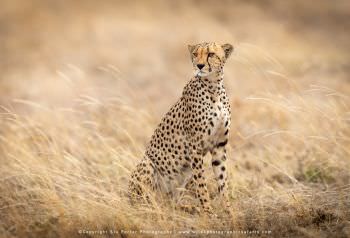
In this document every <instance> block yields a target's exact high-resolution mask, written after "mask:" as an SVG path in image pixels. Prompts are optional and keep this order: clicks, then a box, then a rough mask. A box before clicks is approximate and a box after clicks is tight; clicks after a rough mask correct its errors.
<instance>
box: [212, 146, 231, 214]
mask: <svg viewBox="0 0 350 238" xmlns="http://www.w3.org/2000/svg"><path fill="white" fill-rule="evenodd" d="M211 154H212V167H213V171H214V175H215V179H216V181H217V184H218V192H219V194H220V197H221V199H223V202H224V203H225V204H224V205H225V207H226V209H228V210H227V211H230V210H231V209H230V208H231V205H230V202H229V197H228V193H227V171H226V170H227V168H226V149H225V145H222V144H219V145H218V146H217V147H216V148H215V149H214V150H213V151H211Z"/></svg>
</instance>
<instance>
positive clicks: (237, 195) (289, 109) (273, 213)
mask: <svg viewBox="0 0 350 238" xmlns="http://www.w3.org/2000/svg"><path fill="white" fill-rule="evenodd" d="M77 2H78V3H77V5H75V4H72V5H71V6H70V7H66V5H65V4H67V3H66V2H65V4H63V5H60V4H58V3H57V4H58V5H60V7H62V9H63V10H62V9H61V11H63V12H64V14H63V13H62V12H61V13H59V14H58V15H54V14H52V12H51V11H52V10H51V7H52V6H50V4H39V3H38V2H37V3H36V5H35V6H36V7H39V8H38V9H44V10H45V11H41V13H40V14H39V15H36V14H31V13H30V11H29V10H28V8H29V9H30V8H31V6H26V5H25V6H22V7H23V9H26V10H23V12H24V13H25V14H24V13H23V12H20V10H18V9H22V8H21V7H20V6H21V5H20V4H19V5H18V4H17V5H16V4H13V1H8V2H7V4H5V7H4V8H3V10H1V11H3V12H7V13H16V14H18V15H21V16H22V17H18V18H14V19H12V20H13V21H14V22H20V23H23V24H24V23H25V21H28V23H27V26H30V28H29V30H28V32H30V31H33V32H37V29H36V27H37V25H38V24H39V22H42V25H40V26H41V27H42V28H43V29H44V30H43V33H42V35H39V36H38V35H36V34H29V33H28V32H27V31H26V28H25V27H23V31H24V32H22V33H20V31H14V33H13V32H11V31H10V33H9V34H8V35H7V36H6V38H5V41H4V42H5V48H6V50H7V52H8V55H7V56H8V57H9V61H6V62H0V67H3V68H4V69H5V68H6V70H5V71H4V74H3V75H2V78H1V80H0V90H1V95H0V102H1V105H2V106H1V108H0V163H1V164H0V174H1V175H2V176H1V183H0V234H1V235H0V236H1V237H82V236H83V237H85V236H87V237H110V236H112V235H110V236H109V235H108V234H104V233H103V231H104V230H110V229H111V230H118V231H120V230H125V231H127V230H129V231H130V230H134V231H137V232H138V234H136V235H135V234H120V233H119V234H115V235H113V236H112V237H125V236H127V237H129V236H130V237H136V236H146V235H147V236H149V237H153V236H155V235H154V234H151V233H150V234H145V233H143V234H140V231H141V230H146V231H158V232H166V231H173V232H175V234H174V236H176V237H183V236H184V235H183V234H180V233H179V232H181V231H187V232H188V231H190V234H189V235H187V236H206V235H203V234H198V232H201V231H203V230H204V231H210V230H215V231H227V230H232V231H236V232H240V231H254V230H258V231H260V232H261V231H271V233H270V234H259V236H263V237H264V236H266V237H286V236H291V237H329V236H334V237H347V236H349V235H350V223H349V220H350V195H349V194H350V173H349V171H350V126H349V120H350V117H349V115H350V114H349V107H350V97H349V95H350V94H349V92H350V90H349V88H350V87H349V82H348V76H349V70H348V63H347V62H349V61H348V59H349V56H348V55H347V53H346V51H345V50H344V49H345V48H340V49H339V48H337V45H336V44H334V42H331V41H330V38H331V37H330V36H329V35H328V34H326V33H324V32H323V31H322V29H318V28H312V30H310V29H311V28H310V26H308V25H307V24H310V23H308V22H303V19H304V18H303V17H305V18H306V17H307V14H308V13H309V14H313V15H312V16H314V17H317V16H321V17H323V16H328V15H327V14H328V13H327V11H325V10H324V9H327V8H326V7H325V6H324V4H325V5H326V6H328V5H327V4H326V3H324V2H322V4H320V6H319V7H320V9H319V10H317V9H316V8H314V7H315V6H311V5H309V4H307V3H303V2H299V4H300V5H298V6H299V7H300V9H298V10H300V11H297V13H296V12H295V11H294V12H293V11H292V12H293V13H294V14H297V15H298V16H301V18H300V19H299V18H298V19H297V20H296V21H291V22H287V23H286V25H288V26H289V27H291V26H292V29H296V30H299V32H297V33H295V32H292V31H290V30H289V28H288V27H286V28H284V27H281V25H280V23H279V20H278V19H279V15H278V14H277V13H280V12H279V10H278V9H280V8H281V9H282V10H283V9H284V8H283V4H277V3H276V4H275V5H273V6H274V7H273V9H274V11H276V12H277V13H276V14H275V12H274V11H272V10H271V16H265V15H264V10H262V9H265V8H261V7H259V6H260V5H259V3H254V4H245V3H243V2H237V3H236V4H232V5H231V4H229V5H228V7H226V8H225V7H222V6H217V5H215V7H207V6H203V7H201V8H197V5H196V4H195V3H193V2H192V3H191V4H190V3H184V2H181V4H179V5H176V4H175V5H172V4H171V3H166V4H165V3H164V4H161V3H160V2H157V1H152V3H150V4H146V3H140V4H136V5H133V4H131V6H129V5H127V4H126V3H125V5H123V4H119V5H117V6H120V8H115V9H114V8H111V6H116V5H113V3H110V2H106V3H105V4H101V5H98V6H97V5H96V4H94V3H92V2H89V4H87V5H81V2H79V1H77ZM205 3H207V4H209V1H205ZM267 3H271V1H267ZM227 4H228V3H227ZM82 6H84V7H82ZM287 6H288V8H287V9H292V8H293V6H294V5H293V4H292V3H289V5H288V4H287ZM40 7H41V8H40ZM4 9H5V10H4ZM91 9H93V10H94V11H91ZM149 9H156V10H157V11H159V12H161V14H160V15H159V16H157V17H158V18H155V16H153V15H152V14H151V13H150V12H149V11H148V10H149ZM174 9H175V10H174ZM305 9H306V10H307V11H306V10H305ZM339 9H341V10H343V8H342V7H339ZM339 9H337V11H340V10H339ZM304 10H305V12H304ZM1 11H0V15H1ZM172 11H175V13H172ZM202 11H205V12H206V14H205V15H206V17H207V18H206V19H205V20H202V21H204V22H205V23H206V28H205V29H198V27H197V24H198V22H196V21H194V19H201V18H199V17H200V16H202V15H203V14H202ZM334 11H335V10H334ZM77 12H78V13H79V14H78V15H77V14H76V13H77ZM131 12H132V13H135V14H136V15H137V17H135V18H132V17H130V16H128V13H131ZM218 13H220V14H218ZM282 13H283V11H282ZM340 13H341V12H340ZM340 13H339V14H340ZM3 14H4V13H3ZM16 14H9V15H6V16H7V17H11V16H16ZM60 14H63V15H60ZM303 14H305V15H303ZM324 14H325V15H324ZM24 15H30V16H26V17H24ZM340 15H341V14H340ZM340 15H336V16H340ZM179 16H181V17H182V18H181V19H180V18H179ZM220 16H221V17H220ZM245 16H249V17H247V18H246V20H245V21H243V20H241V19H242V17H245ZM292 16H293V14H292ZM292 16H289V17H292ZM28 19H30V21H29V20H28ZM43 19H45V21H43ZM67 19H68V20H67ZM317 19H318V18H317ZM332 19H333V18H332ZM65 20H67V21H69V22H71V24H69V25H65V24H63V23H65ZM299 20H300V21H301V23H300V22H299ZM13 21H9V22H13ZM62 22H63V23H62ZM184 22H186V27H184V25H183V24H184ZM8 24H9V25H10V23H8ZM40 24H41V23H40ZM62 24H63V26H66V28H64V27H63V28H59V27H62ZM257 24H262V25H263V26H265V27H264V29H261V28H260V27H257V26H256V25H257ZM289 24H291V25H289ZM300 24H301V25H302V26H301V25H300ZM303 24H306V25H305V26H303ZM329 24H330V25H329ZM344 24H345V23H344ZM25 25H26V24H24V26H25ZM169 26H172V27H171V29H169ZM332 26H333V25H331V21H328V20H325V22H324V27H325V28H327V27H328V28H327V29H334V31H335V32H338V31H337V27H336V26H334V28H332ZM16 27H19V28H18V29H21V28H20V27H21V24H19V25H16ZM57 27H58V28H57ZM181 27H182V28H181ZM293 27H294V28H293ZM11 29H12V28H11ZM16 29H17V28H16ZM87 29H88V30H87ZM233 29H234V30H233ZM45 30H47V32H46V31H45ZM57 30H58V31H60V30H62V31H64V33H65V35H66V37H67V38H66V39H59V35H60V34H57V33H55V31H57ZM91 31H93V32H94V34H93V37H92V38H89V37H88V36H89V35H90V33H91ZM40 32H41V31H40ZM121 32H122V33H123V34H120V33H121ZM61 33H62V32H61ZM88 33H89V34H88ZM0 34H1V33H0ZM52 34H53V35H52ZM91 34H92V33H91ZM213 35H214V36H213ZM340 35H341V34H339V35H334V37H336V36H338V37H339V38H335V42H337V43H338V44H339V45H341V46H342V47H345V43H344V42H345V41H343V39H348V35H347V34H344V35H342V36H340ZM54 36H55V37H56V38H55V37H54ZM175 36H176V37H175ZM257 36H260V37H257ZM261 36H264V37H261ZM314 37H316V38H314ZM342 37H343V38H342ZM54 38H55V39H54ZM237 38H238V39H237ZM202 39H210V40H217V41H219V42H223V41H227V42H233V44H234V45H235V53H234V54H233V56H232V59H231V61H230V62H228V64H227V66H226V71H225V72H226V78H225V83H226V85H227V89H228V90H227V91H228V94H229V96H230V98H231V101H230V102H231V106H232V108H233V117H232V128H231V131H232V135H231V138H230V141H229V148H228V158H229V161H228V167H229V169H228V172H229V175H230V187H229V193H230V199H231V202H232V206H233V211H232V213H233V216H232V217H230V216H227V215H225V213H224V212H223V211H222V209H221V207H220V206H218V205H217V204H218V203H217V199H216V197H215V196H214V197H213V198H212V204H213V206H214V208H215V211H216V213H217V214H218V218H215V219H212V218H211V219H209V218H208V217H206V216H201V215H199V214H188V213H185V212H182V211H179V210H176V209H175V208H174V207H175V206H174V204H173V202H172V201H168V200H160V201H159V200H155V201H154V202H153V203H152V204H150V205H147V206H146V205H145V206H140V207H135V206H132V205H131V204H129V201H128V198H127V195H126V189H127V182H128V176H129V174H130V171H131V170H132V169H133V168H134V167H135V165H136V164H137V162H138V161H139V160H140V159H141V158H142V155H143V152H144V149H145V146H146V145H147V141H148V140H149V138H150V136H151V135H152V133H153V130H154V129H155V128H156V126H157V124H158V122H159V120H160V118H161V116H162V114H164V113H165V112H166V111H167V110H168V108H170V106H171V104H173V103H174V102H175V100H176V99H177V98H178V97H179V96H180V94H181V90H182V87H183V86H184V84H185V83H186V81H187V80H188V78H189V77H190V70H191V69H190V62H189V59H188V55H187V51H186V43H188V42H196V41H201V40H202ZM314 39H317V41H315V42H313V44H309V43H308V40H314ZM32 40H33V41H32ZM36 40H39V41H40V42H41V43H42V45H36V44H35V43H33V42H34V41H36ZM333 40H334V39H333ZM28 42H32V43H33V45H26V44H27V43H28ZM287 46H288V47H287ZM32 47H33V48H32ZM76 48H78V49H76ZM16 49H23V55H22V56H21V57H19V56H17V55H16V54H14V53H15V52H16ZM318 49H322V51H319V50H318ZM38 52H39V53H38ZM67 52H73V53H67ZM316 52H317V53H316ZM70 54H71V55H70ZM67 55H70V56H67ZM5 66H6V67H5ZM209 164H210V163H209V158H206V165H208V166H207V167H208V171H207V172H208V174H209V176H210V179H209V181H208V183H209V189H210V191H211V194H213V191H214V190H215V181H214V180H213V177H212V172H211V169H210V168H209ZM79 230H84V231H85V232H88V231H90V232H92V231H99V232H102V233H103V234H91V233H90V234H87V233H85V234H79ZM196 232H197V233H196ZM159 236H163V237H168V236H169V235H164V234H163V235H159ZM213 236H222V235H219V234H214V235H213ZM235 236H236V237H247V236H248V235H247V234H235Z"/></svg>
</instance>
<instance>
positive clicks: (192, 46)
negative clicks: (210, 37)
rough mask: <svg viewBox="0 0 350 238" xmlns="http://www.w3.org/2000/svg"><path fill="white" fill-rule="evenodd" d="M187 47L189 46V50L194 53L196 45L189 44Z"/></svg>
mask: <svg viewBox="0 0 350 238" xmlns="http://www.w3.org/2000/svg"><path fill="white" fill-rule="evenodd" d="M187 47H188V51H189V52H190V53H191V54H192V52H193V50H194V45H187Z"/></svg>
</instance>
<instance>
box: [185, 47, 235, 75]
mask: <svg viewBox="0 0 350 238" xmlns="http://www.w3.org/2000/svg"><path fill="white" fill-rule="evenodd" d="M188 50H189V51H190V53H191V58H192V63H193V71H194V75H195V76H199V77H209V76H211V75H218V74H221V73H222V72H223V67H224V64H225V62H226V60H227V59H228V57H229V56H230V55H231V53H232V51H233V46H232V45H231V44H223V45H220V44H217V43H201V44H197V45H188Z"/></svg>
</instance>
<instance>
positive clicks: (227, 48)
mask: <svg viewBox="0 0 350 238" xmlns="http://www.w3.org/2000/svg"><path fill="white" fill-rule="evenodd" d="M221 47H222V49H223V50H224V52H225V58H226V59H227V58H228V57H229V56H230V55H231V53H232V51H233V46H232V45H231V44H223V45H222V46H221Z"/></svg>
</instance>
